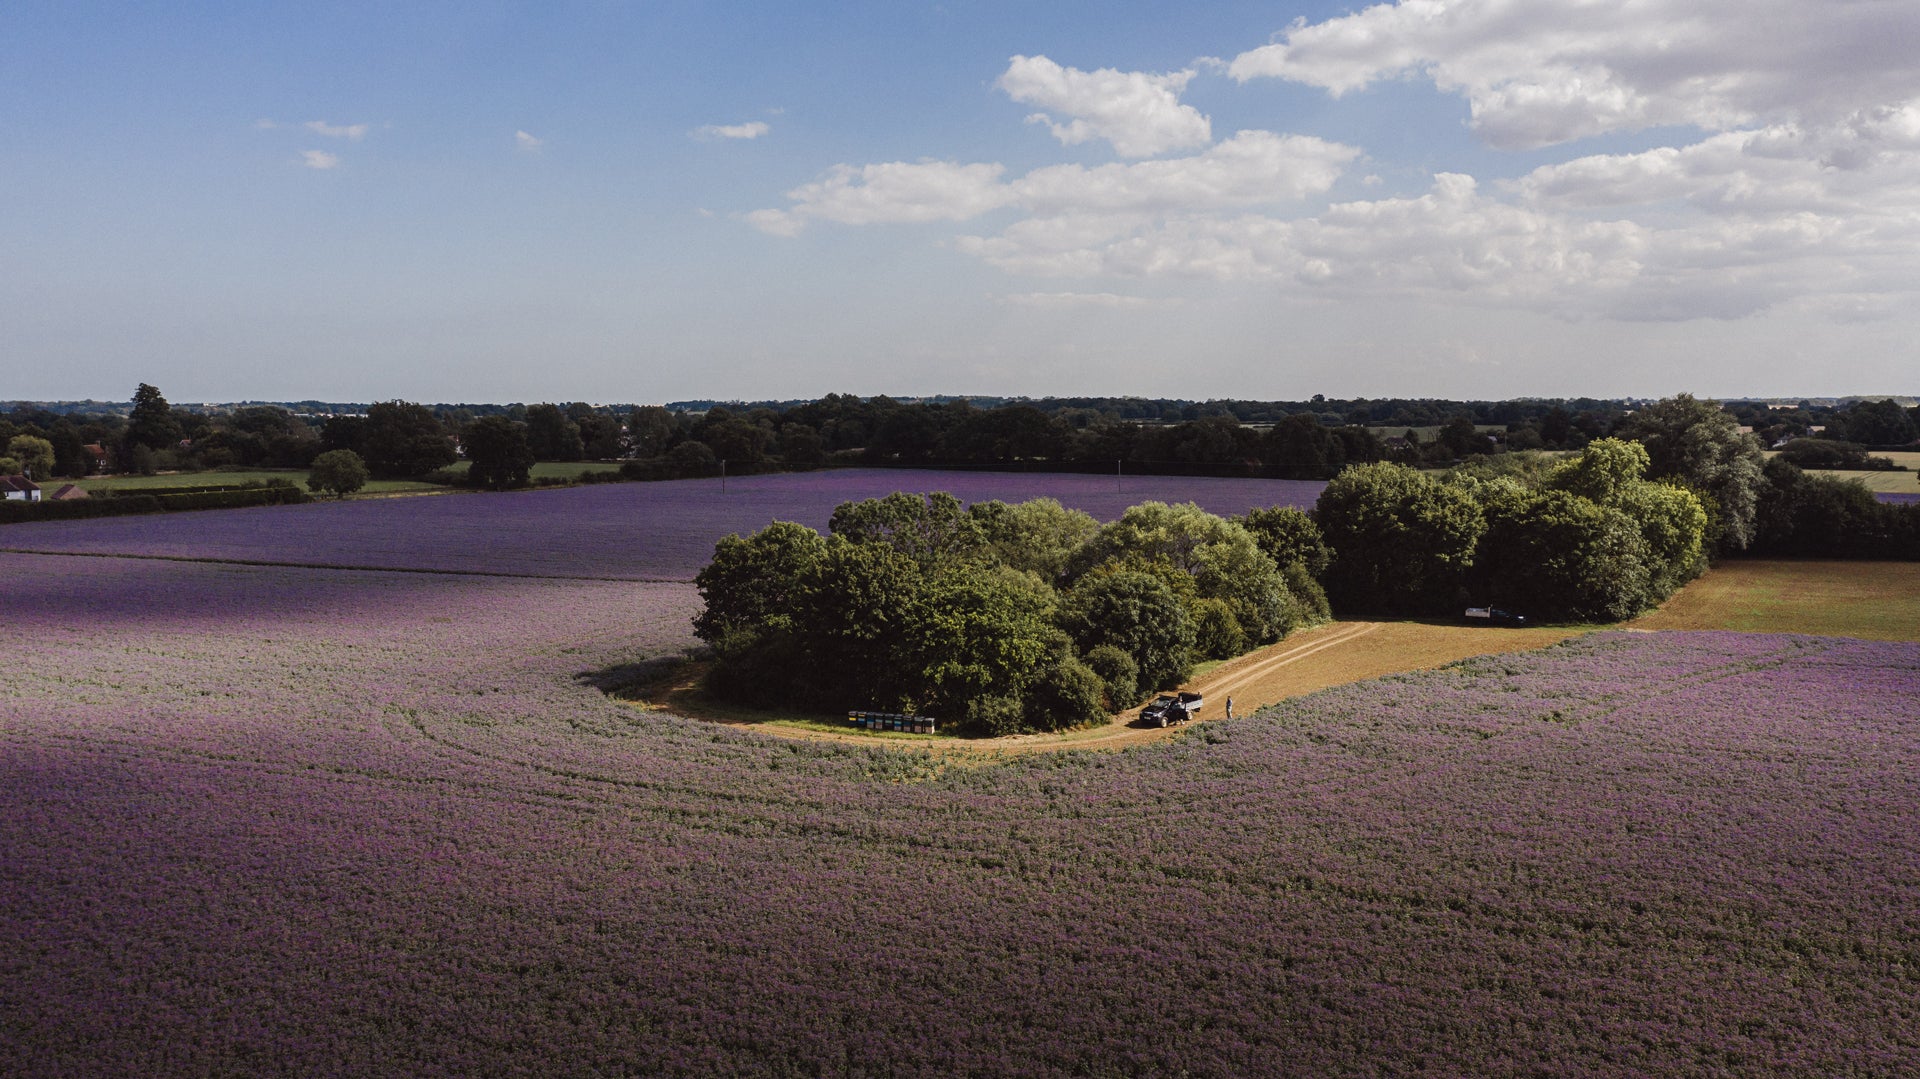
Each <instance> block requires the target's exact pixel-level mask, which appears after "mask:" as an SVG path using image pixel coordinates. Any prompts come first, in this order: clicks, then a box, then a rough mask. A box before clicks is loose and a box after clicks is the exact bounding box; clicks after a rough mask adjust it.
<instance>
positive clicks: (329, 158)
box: [300, 150, 340, 169]
mask: <svg viewBox="0 0 1920 1079" xmlns="http://www.w3.org/2000/svg"><path fill="white" fill-rule="evenodd" d="M300 163H301V164H303V165H305V166H306V167H308V168H310V169H336V168H339V167H340V158H339V155H337V154H330V153H328V152H326V151H325V150H302V151H300Z"/></svg>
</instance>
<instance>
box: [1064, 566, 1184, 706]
mask: <svg viewBox="0 0 1920 1079" xmlns="http://www.w3.org/2000/svg"><path fill="white" fill-rule="evenodd" d="M1060 622H1061V626H1062V628H1064V629H1065V630H1066V631H1067V633H1068V634H1069V635H1071V636H1072V637H1073V639H1074V643H1075V644H1077V645H1078V646H1079V648H1080V652H1081V654H1083V655H1084V654H1086V653H1087V652H1089V651H1091V650H1092V649H1095V648H1098V647H1100V646H1101V645H1112V646H1113V647H1115V648H1118V649H1119V650H1120V651H1122V652H1125V653H1126V654H1127V656H1128V657H1129V658H1131V659H1132V660H1133V662H1134V665H1135V666H1136V667H1137V668H1138V669H1139V677H1140V682H1139V685H1138V686H1137V687H1136V688H1137V689H1138V691H1139V692H1140V693H1142V694H1145V693H1150V692H1152V691H1154V690H1156V689H1161V688H1164V687H1170V686H1176V685H1179V684H1180V682H1181V681H1182V680H1183V679H1185V678H1186V676H1187V672H1188V671H1190V670H1192V668H1193V642H1194V629H1193V621H1192V619H1191V618H1190V617H1189V616H1188V614H1187V608H1186V605H1185V604H1183V603H1181V602H1180V597H1178V596H1176V595H1174V592H1173V589H1171V588H1169V587H1167V583H1166V582H1165V581H1162V580H1161V579H1160V578H1158V577H1155V576H1154V575H1153V574H1150V573H1141V572H1138V571H1133V570H1120V571H1117V572H1111V573H1096V574H1093V575H1091V576H1088V577H1085V578H1083V579H1081V581H1080V582H1079V583H1078V584H1076V585H1074V587H1073V590H1072V591H1071V592H1069V593H1068V594H1067V597H1066V601H1065V603H1064V604H1062V607H1061V611H1060Z"/></svg>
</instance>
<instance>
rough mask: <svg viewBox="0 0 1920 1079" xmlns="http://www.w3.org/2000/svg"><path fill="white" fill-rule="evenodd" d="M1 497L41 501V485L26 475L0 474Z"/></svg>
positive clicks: (24, 500) (23, 500)
mask: <svg viewBox="0 0 1920 1079" xmlns="http://www.w3.org/2000/svg"><path fill="white" fill-rule="evenodd" d="M0 498H7V499H17V500H19V501H22V502H38V501H40V485H39V484H37V483H35V482H33V481H32V480H30V479H28V478H26V477H25V476H0Z"/></svg>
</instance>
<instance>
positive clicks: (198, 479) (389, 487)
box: [74, 461, 620, 498]
mask: <svg viewBox="0 0 1920 1079" xmlns="http://www.w3.org/2000/svg"><path fill="white" fill-rule="evenodd" d="M619 467H620V466H619V465H618V464H610V463H608V462H605V461H541V462H539V463H538V464H536V465H534V466H533V478H534V479H536V480H541V479H562V480H575V479H579V478H580V475H581V473H584V472H597V471H602V470H613V469H618V468H619ZM466 470H467V462H465V461H459V462H456V463H455V464H454V465H453V466H452V467H451V468H449V469H448V470H447V471H449V472H455V473H459V472H465V471H466ZM268 480H291V481H292V482H293V483H294V484H296V485H298V486H299V488H300V489H301V490H303V491H304V490H306V488H307V470H306V469H304V468H256V469H234V470H226V469H218V470H215V471H211V472H163V473H160V474H158V475H153V476H89V477H88V478H86V479H83V480H75V481H74V482H75V483H78V484H79V485H80V487H81V488H82V489H83V490H85V491H86V492H87V493H88V494H99V493H100V492H102V491H105V490H115V491H143V490H149V489H151V488H155V487H211V486H216V485H220V486H236V487H237V486H239V485H240V484H243V483H265V482H267V481H268ZM446 490H447V488H445V487H443V486H440V485H438V484H432V483H421V482H420V481H418V480H372V481H370V482H368V484H367V485H366V486H365V487H362V488H361V489H360V492H359V493H358V494H356V495H354V497H355V498H372V497H379V496H381V495H401V494H432V493H439V492H444V491H446Z"/></svg>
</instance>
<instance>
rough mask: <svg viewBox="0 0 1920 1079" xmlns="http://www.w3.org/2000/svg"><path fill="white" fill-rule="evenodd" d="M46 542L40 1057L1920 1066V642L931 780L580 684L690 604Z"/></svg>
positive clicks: (28, 558)
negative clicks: (685, 717) (585, 674)
mask: <svg viewBox="0 0 1920 1079" xmlns="http://www.w3.org/2000/svg"><path fill="white" fill-rule="evenodd" d="M662 486H665V485H662ZM532 497H542V498H550V497H553V496H551V495H541V496H532ZM833 497H840V493H839V492H836V494H835V495H834V496H833ZM442 501H444V502H446V503H448V504H460V503H471V504H473V505H474V506H477V507H484V506H486V505H488V504H489V503H491V502H493V501H495V500H494V499H493V498H471V499H469V498H461V499H445V500H442ZM376 505H377V504H376ZM409 508H412V507H409ZM460 512H468V511H466V510H461V511H460ZM476 512H477V511H476ZM245 516H247V517H249V518H252V519H259V517H260V513H259V511H247V512H246V514H245ZM95 523H96V524H98V523H103V522H95ZM114 523H118V522H114ZM709 542H710V541H709ZM7 563H8V568H9V569H10V570H11V571H12V572H11V574H10V577H11V579H12V580H11V585H10V591H9V593H8V595H7V597H6V600H5V604H6V606H5V611H6V614H7V625H8V629H9V631H10V632H9V639H10V640H11V641H13V642H14V643H15V648H14V649H13V656H12V659H11V661H10V663H9V666H8V673H7V677H6V678H5V680H4V681H3V682H0V1060H4V1061H5V1064H4V1066H0V1070H4V1071H8V1072H11V1073H15V1074H153V1075H166V1074H210V1073H219V1074H302V1075H308V1074H419V1075H475V1074H499V1075H509V1074H529V1075H532V1074H539V1075H558V1074H626V1073H652V1072H671V1073H696V1074H713V1073H755V1074H760V1073H776V1074H797V1073H805V1074H819V1073H835V1074H864V1073H887V1074H896V1073H921V1074H925V1073H939V1074H951V1073H974V1074H996V1075H998V1074H1059V1073H1099V1074H1121V1073H1125V1074H1164V1073H1172V1072H1178V1071H1186V1072H1192V1073H1199V1074H1262V1073H1265V1074H1272V1073H1294V1074H1316V1075H1318V1074H1364V1075H1379V1074H1401V1075H1412V1074H1434V1075H1460V1074H1513V1073H1523V1072H1524V1073H1536V1072H1538V1073H1552V1074H1603V1073H1616V1074H1626V1073H1649V1072H1651V1073H1666V1074H1753V1075H1806V1076H1814V1075H1821V1076H1826V1075H1899V1074H1911V1073H1913V1072H1915V1071H1916V1070H1920V1033H1917V1032H1920V645H1915V644H1911V643H1884V642H1865V641H1854V640H1839V639H1822V638H1811V637H1791V636H1757V635H1752V636H1750V635H1736V634H1723V633H1688V634H1627V633H1620V634H1602V635H1598V636H1594V637H1589V638H1584V639H1581V640H1578V641H1575V642H1571V643H1569V644H1567V645H1563V646H1560V647H1556V648H1553V649H1549V650H1547V651H1544V652H1539V653H1527V654H1520V655H1509V656H1499V657H1492V658H1487V659H1480V660H1473V661H1469V662H1467V663H1464V664H1460V665H1456V666H1453V667H1450V668H1447V669H1443V670H1440V671H1435V672H1428V673H1424V674H1416V675H1407V676H1400V677H1393V678H1387V679H1382V680H1378V681H1375V682H1371V683H1365V684H1360V685H1354V686H1349V687H1344V688H1341V689H1336V690H1330V691H1327V692H1324V693H1321V694H1318V695H1315V696H1313V697H1309V698H1304V699H1301V700H1297V701H1294V702H1290V703H1289V704H1287V705H1284V706H1281V707H1278V708H1274V709H1269V710H1267V711H1265V712H1263V713H1261V714H1259V715H1256V716H1252V717H1246V718H1241V719H1237V720H1233V721H1230V722H1229V721H1221V722H1216V723H1212V724H1208V725H1206V726H1204V727H1200V728H1197V729H1195V730H1193V731H1191V732H1189V733H1188V734H1187V735H1185V736H1183V737H1181V738H1179V739H1177V740H1175V741H1173V742H1170V743H1163V744H1158V745H1155V746H1152V747H1146V748H1142V749H1137V750H1132V751H1128V752H1125V753H1114V754H1097V753H1070V754H1058V755H1038V756H1033V757H1022V758H1018V759H1013V760H1009V761H1006V762H1004V763H990V764H984V765H967V766H942V765H941V764H940V763H939V762H938V761H937V760H935V759H932V758H928V757H924V756H916V755H912V754H908V753H902V752H897V751H893V750H887V749H881V748H865V747H858V748H856V747H847V746H838V745H825V744H811V743H798V742H787V741H778V740H771V739H764V738H760V737H757V736H753V735H749V734H742V733H738V732H735V731H732V730H729V729H725V728H719V727H714V726H708V725H702V724H698V723H692V722H686V721H682V720H678V719H675V718H672V717H667V716H660V715H653V714H647V713H641V712H636V711H634V710H632V709H629V708H627V707H625V706H622V705H619V704H617V703H615V702H611V701H609V700H606V699H605V698H603V697H602V696H601V695H600V694H599V693H598V692H596V691H594V690H592V689H591V688H588V687H587V686H585V685H583V684H582V683H581V682H580V681H579V680H578V677H577V676H578V675H579V673H580V672H582V671H586V670H591V669H597V668H600V667H604V666H607V665H609V664H612V663H617V662H623V661H628V660H632V659H635V658H637V657H639V656H641V655H644V654H656V653H658V652H660V651H664V650H670V649H674V648H677V647H679V646H680V645H681V644H683V643H684V642H685V641H686V640H687V631H686V620H687V617H688V615H689V614H690V613H691V612H692V610H693V609H694V608H695V606H696V604H697V602H698V597H697V596H696V595H695V594H694V592H693V589H692V588H691V586H689V585H684V584H674V583H662V584H635V583H629V582H607V581H554V580H531V579H514V578H501V577H467V576H447V575H434V574H399V573H378V572H359V571H346V570H320V569H299V568H286V567H263V566H235V565H221V564H212V563H178V562H156V561H145V560H129V559H110V558H71V557H53V556H33V555H11V556H8V558H7ZM623 565H631V563H624V564H623Z"/></svg>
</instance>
